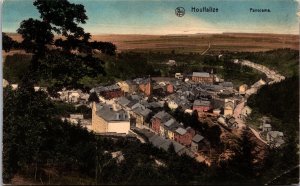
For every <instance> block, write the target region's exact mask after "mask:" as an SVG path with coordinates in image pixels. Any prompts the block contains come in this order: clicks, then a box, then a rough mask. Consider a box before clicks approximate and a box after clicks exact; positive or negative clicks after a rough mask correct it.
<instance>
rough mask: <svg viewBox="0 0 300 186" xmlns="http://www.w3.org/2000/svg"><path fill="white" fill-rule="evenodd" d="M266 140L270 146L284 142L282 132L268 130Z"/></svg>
mask: <svg viewBox="0 0 300 186" xmlns="http://www.w3.org/2000/svg"><path fill="white" fill-rule="evenodd" d="M267 142H268V144H270V146H271V147H275V148H277V147H280V146H281V145H282V144H284V140H283V132H279V131H269V132H268V133H267Z"/></svg>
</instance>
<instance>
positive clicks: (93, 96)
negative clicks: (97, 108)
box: [88, 92, 99, 103]
mask: <svg viewBox="0 0 300 186" xmlns="http://www.w3.org/2000/svg"><path fill="white" fill-rule="evenodd" d="M88 101H89V102H90V103H91V102H96V103H99V97H98V95H97V93H96V92H92V93H91V94H90V97H89V100H88Z"/></svg>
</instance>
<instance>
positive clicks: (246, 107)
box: [241, 106, 252, 117]
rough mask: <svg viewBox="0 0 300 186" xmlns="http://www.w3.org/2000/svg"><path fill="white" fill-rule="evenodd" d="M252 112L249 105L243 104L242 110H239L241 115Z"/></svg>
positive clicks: (245, 115)
mask: <svg viewBox="0 0 300 186" xmlns="http://www.w3.org/2000/svg"><path fill="white" fill-rule="evenodd" d="M251 112H252V109H251V108H250V107H249V106H245V107H244V108H243V109H242V111H241V114H242V116H243V117H247V116H249V115H250V114H251Z"/></svg>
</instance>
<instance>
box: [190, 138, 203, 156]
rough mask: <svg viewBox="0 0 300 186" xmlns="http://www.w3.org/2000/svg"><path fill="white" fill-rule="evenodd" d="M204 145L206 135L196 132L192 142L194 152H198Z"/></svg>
mask: <svg viewBox="0 0 300 186" xmlns="http://www.w3.org/2000/svg"><path fill="white" fill-rule="evenodd" d="M203 145H204V137H203V136H201V135H200V134H196V135H195V136H194V137H193V139H192V143H191V150H192V151H194V152H198V150H199V149H200V148H201V146H203Z"/></svg>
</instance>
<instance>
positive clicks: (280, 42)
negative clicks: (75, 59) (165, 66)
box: [93, 33, 299, 53]
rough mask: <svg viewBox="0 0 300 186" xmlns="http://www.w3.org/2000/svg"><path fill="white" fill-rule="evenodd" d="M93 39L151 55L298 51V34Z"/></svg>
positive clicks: (125, 36)
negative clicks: (281, 49) (155, 53)
mask: <svg viewBox="0 0 300 186" xmlns="http://www.w3.org/2000/svg"><path fill="white" fill-rule="evenodd" d="M93 39H95V40H99V41H111V42H113V43H115V44H116V45H117V46H118V50H120V51H124V50H136V51H152V52H171V51H173V50H174V51H175V52H180V53H181V52H184V53H189V52H196V53H202V52H204V51H205V50H206V49H208V48H209V43H210V48H209V50H208V52H220V51H237V52H238V51H248V52H258V51H267V50H272V49H277V48H291V49H297V50H298V48H299V36H298V35H278V34H241V33H226V34H193V35H165V36H159V35H94V36H93Z"/></svg>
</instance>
